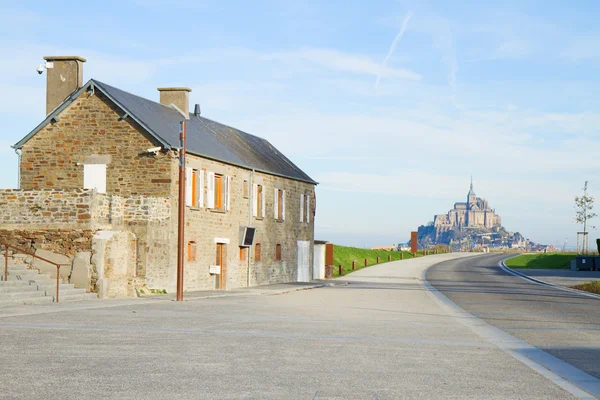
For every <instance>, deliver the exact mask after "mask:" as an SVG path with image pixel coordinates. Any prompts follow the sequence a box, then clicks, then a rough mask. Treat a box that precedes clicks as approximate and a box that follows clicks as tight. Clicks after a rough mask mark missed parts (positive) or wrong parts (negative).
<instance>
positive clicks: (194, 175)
mask: <svg viewBox="0 0 600 400" xmlns="http://www.w3.org/2000/svg"><path fill="white" fill-rule="evenodd" d="M185 204H186V205H187V206H190V207H195V208H198V207H204V171H202V170H197V169H192V168H186V169H185Z"/></svg>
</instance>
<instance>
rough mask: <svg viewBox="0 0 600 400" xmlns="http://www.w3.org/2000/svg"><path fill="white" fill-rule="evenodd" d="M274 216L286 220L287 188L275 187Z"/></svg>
mask: <svg viewBox="0 0 600 400" xmlns="http://www.w3.org/2000/svg"><path fill="white" fill-rule="evenodd" d="M273 217H274V218H275V219H277V220H280V221H283V220H285V190H281V189H275V192H274V195H273Z"/></svg>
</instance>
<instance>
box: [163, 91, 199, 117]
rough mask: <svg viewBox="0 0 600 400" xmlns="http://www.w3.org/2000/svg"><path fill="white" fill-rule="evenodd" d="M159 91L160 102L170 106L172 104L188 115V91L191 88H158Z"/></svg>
mask: <svg viewBox="0 0 600 400" xmlns="http://www.w3.org/2000/svg"><path fill="white" fill-rule="evenodd" d="M158 91H159V92H160V104H163V105H165V106H170V105H171V104H173V105H174V106H175V107H177V108H178V109H179V110H180V111H181V112H183V113H184V114H185V116H186V118H189V115H190V92H191V91H192V89H190V88H186V87H166V88H158Z"/></svg>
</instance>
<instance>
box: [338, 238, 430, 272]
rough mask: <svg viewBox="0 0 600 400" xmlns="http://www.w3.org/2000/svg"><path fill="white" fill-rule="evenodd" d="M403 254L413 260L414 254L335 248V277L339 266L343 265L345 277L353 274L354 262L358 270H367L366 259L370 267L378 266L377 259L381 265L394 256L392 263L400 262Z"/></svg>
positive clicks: (421, 254) (420, 253)
mask: <svg viewBox="0 0 600 400" xmlns="http://www.w3.org/2000/svg"><path fill="white" fill-rule="evenodd" d="M401 254H403V255H404V259H405V260H406V259H409V258H412V253H410V252H407V251H403V252H399V251H385V250H367V249H359V248H356V247H346V246H337V245H334V246H333V263H334V265H335V268H334V269H333V275H334V276H339V268H338V266H339V265H340V264H341V265H342V266H343V268H344V275H345V274H348V273H350V272H352V261H356V270H357V271H358V270H359V269H362V268H365V258H366V259H367V260H369V266H371V265H375V264H377V257H378V256H379V257H380V263H381V264H382V263H385V262H387V261H388V256H389V255H391V256H392V261H397V260H400V258H401ZM422 256H423V252H422V251H419V252H418V253H417V257H422Z"/></svg>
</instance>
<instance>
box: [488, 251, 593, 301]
mask: <svg viewBox="0 0 600 400" xmlns="http://www.w3.org/2000/svg"><path fill="white" fill-rule="evenodd" d="M511 258H512V257H511ZM504 261H505V260H502V261H500V262H499V263H498V266H499V267H500V268H502V271H504V272H506V273H507V274H511V275H514V276H516V277H518V278H521V279H524V280H526V281H527V282H529V283H535V284H536V285H542V286H550V287H551V288H554V289H558V290H563V291H565V292H570V293H575V294H578V295H581V296H585V297H592V298H594V299H600V295H597V294H594V293H588V292H584V291H582V290H577V289H571V288H568V287H564V286H560V285H554V284H552V283H548V282H544V281H542V280H539V279H536V278H532V277H531V276H527V275H525V274H523V273H521V272H519V271H515V270H513V269H511V268H508V267H507V266H506V264H504Z"/></svg>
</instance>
